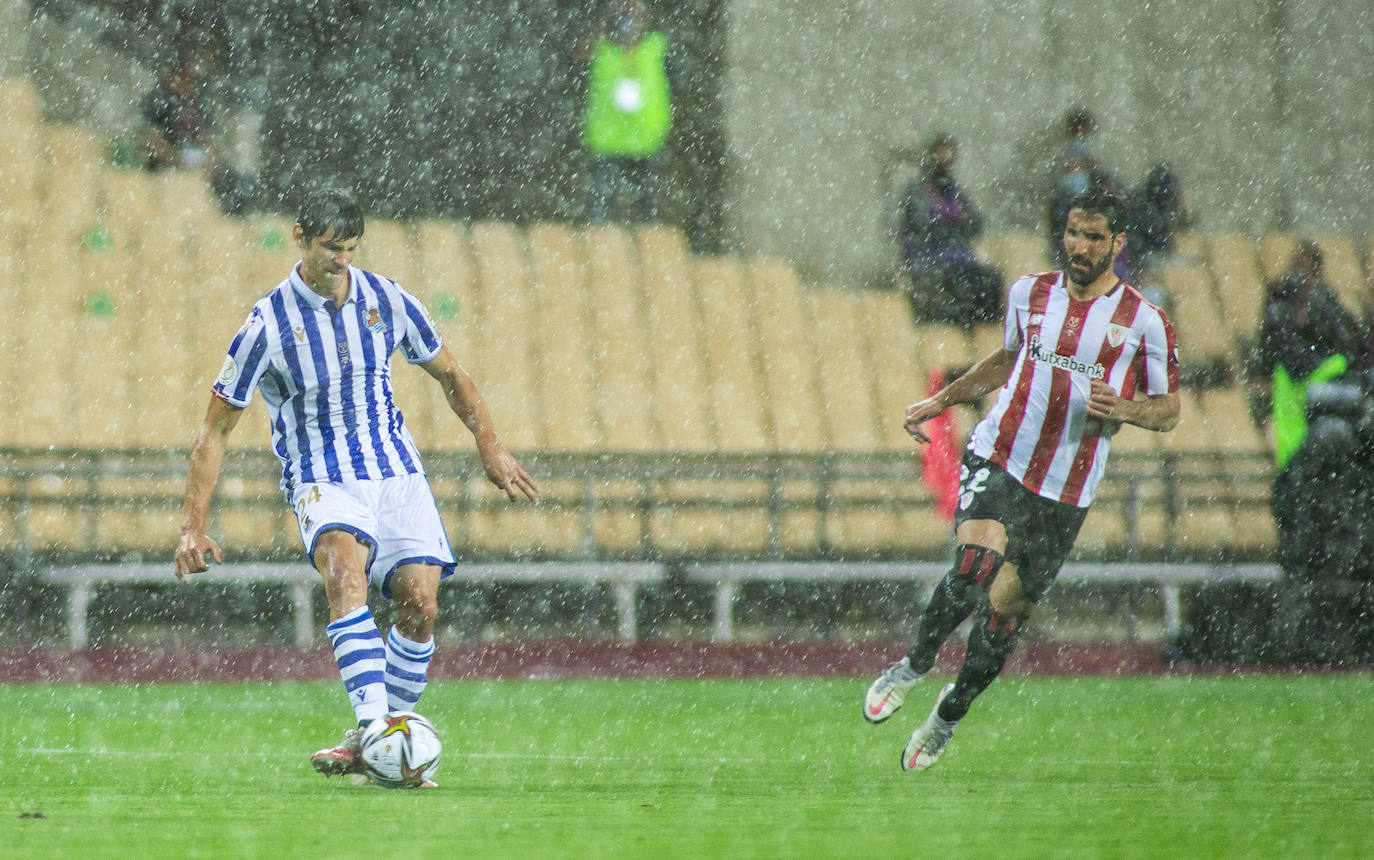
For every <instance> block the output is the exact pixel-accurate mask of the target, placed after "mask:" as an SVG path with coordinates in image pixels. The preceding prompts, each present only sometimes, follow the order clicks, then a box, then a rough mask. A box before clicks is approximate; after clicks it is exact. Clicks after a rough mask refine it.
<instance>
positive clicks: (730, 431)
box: [695, 257, 773, 453]
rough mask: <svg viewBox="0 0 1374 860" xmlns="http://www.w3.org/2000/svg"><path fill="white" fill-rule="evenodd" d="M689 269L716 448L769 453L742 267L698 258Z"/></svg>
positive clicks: (747, 283) (769, 438) (748, 295)
mask: <svg viewBox="0 0 1374 860" xmlns="http://www.w3.org/2000/svg"><path fill="white" fill-rule="evenodd" d="M695 270H696V271H695V277H696V284H697V295H698V296H699V299H700V302H701V318H702V321H703V325H702V342H703V345H704V346H705V359H706V376H707V380H708V382H707V392H708V394H709V397H710V402H711V412H712V416H713V419H714V420H713V424H714V426H715V431H716V445H717V447H718V449H719V450H721V451H728V452H741V453H759V452H763V451H768V450H771V449H772V448H773V437H772V432H771V429H772V428H770V427H769V426H768V423H767V419H768V416H767V414H766V412H765V410H764V408H763V406H764V397H765V394H766V392H765V390H764V388H763V384H762V382H761V380H760V379H759V373H758V367H759V360H758V356H757V354H756V351H755V345H756V344H757V343H758V338H757V337H756V336H755V334H754V332H755V325H754V320H753V309H754V302H753V284H752V282H751V281H749V279H748V278H746V277H745V269H744V267H743V266H742V265H741V264H740V263H739V262H738V261H736V260H732V259H729V258H726V257H707V258H702V259H700V260H698V261H697V262H696V266H695Z"/></svg>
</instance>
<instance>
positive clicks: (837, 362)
mask: <svg viewBox="0 0 1374 860" xmlns="http://www.w3.org/2000/svg"><path fill="white" fill-rule="evenodd" d="M811 300H812V302H811V307H812V320H813V325H814V330H815V343H816V360H817V364H818V366H819V369H820V379H821V391H822V397H821V402H822V404H823V405H824V407H825V421H826V426H827V428H828V434H827V435H828V436H829V438H830V444H831V446H832V447H833V448H835V449H836V450H841V451H877V450H880V449H881V448H882V447H883V446H882V443H881V442H880V440H881V439H882V434H881V433H880V431H879V429H878V422H877V415H878V410H877V409H876V407H875V404H874V395H873V389H872V387H871V385H870V382H871V380H872V379H873V372H872V367H871V365H870V364H869V361H868V349H867V347H866V345H865V339H864V332H863V322H862V319H861V316H860V312H861V308H860V301H859V298H858V297H857V296H854V295H852V294H849V293H841V292H836V291H833V290H816V291H814V292H813V293H812V294H811Z"/></svg>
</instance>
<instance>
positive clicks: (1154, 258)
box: [1127, 162, 1192, 280]
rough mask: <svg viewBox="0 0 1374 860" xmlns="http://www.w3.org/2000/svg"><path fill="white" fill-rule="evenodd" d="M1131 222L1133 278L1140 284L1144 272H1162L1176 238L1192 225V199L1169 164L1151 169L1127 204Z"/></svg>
mask: <svg viewBox="0 0 1374 860" xmlns="http://www.w3.org/2000/svg"><path fill="white" fill-rule="evenodd" d="M1127 208H1128V209H1129V211H1130V218H1131V230H1130V236H1131V248H1132V249H1133V251H1132V258H1133V259H1132V262H1133V263H1134V264H1135V270H1134V272H1133V275H1135V277H1136V279H1137V280H1139V272H1140V271H1141V270H1142V269H1144V268H1147V267H1148V268H1158V267H1159V265H1160V264H1162V263H1164V262H1166V261H1167V260H1168V259H1169V258H1170V257H1172V256H1173V253H1174V237H1175V236H1176V235H1177V234H1178V232H1179V231H1181V230H1185V229H1187V228H1188V227H1189V226H1191V225H1192V215H1191V214H1190V213H1189V211H1188V199H1187V197H1186V196H1185V195H1184V193H1183V189H1182V188H1181V187H1180V186H1179V182H1178V176H1177V175H1175V173H1174V171H1173V170H1172V169H1171V168H1170V167H1169V165H1168V164H1165V163H1163V162H1160V163H1159V164H1156V165H1155V166H1154V167H1152V168H1150V172H1149V173H1147V174H1146V175H1145V180H1144V182H1142V183H1141V184H1140V187H1138V188H1136V189H1135V190H1134V191H1132V192H1131V194H1130V197H1129V199H1128V201H1127Z"/></svg>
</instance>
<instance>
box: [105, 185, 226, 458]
mask: <svg viewBox="0 0 1374 860" xmlns="http://www.w3.org/2000/svg"><path fill="white" fill-rule="evenodd" d="M106 188H107V189H108V190H109V192H110V193H111V195H112V199H115V200H118V199H121V198H126V199H133V200H138V201H140V202H139V203H138V208H139V209H140V210H142V211H143V214H142V215H141V216H140V217H141V218H142V219H143V220H142V223H141V225H140V226H139V229H138V240H139V241H138V247H137V249H136V251H135V254H134V256H133V257H132V259H129V260H127V261H126V264H127V265H129V266H130V275H129V280H130V282H131V283H133V284H136V285H137V288H136V289H134V290H131V291H129V294H128V295H127V296H125V301H126V303H127V304H128V305H129V308H130V310H132V312H133V315H134V317H135V319H137V320H138V336H137V337H136V338H135V339H134V343H133V345H132V354H131V358H132V362H131V363H132V367H131V371H132V373H133V376H134V378H133V397H134V409H135V412H136V413H137V414H138V415H140V416H143V417H142V419H140V420H138V421H137V422H136V426H135V428H134V430H133V434H132V436H131V437H130V442H131V443H133V444H137V445H139V446H144V447H164V446H168V447H170V446H177V447H187V446H189V445H190V444H191V440H192V439H193V438H194V435H195V432H196V429H197V428H198V427H199V425H200V420H201V416H202V413H203V411H204V409H205V396H206V392H205V391H204V390H200V389H195V390H194V391H193V386H192V379H193V368H192V367H191V366H190V364H189V363H188V361H187V356H188V355H192V354H196V353H197V350H196V348H195V346H196V341H198V340H199V339H200V338H201V335H200V334H199V333H197V332H196V331H195V326H194V325H193V323H192V320H193V319H194V318H193V317H192V316H191V311H190V308H191V301H192V299H191V294H192V291H193V290H194V289H195V288H196V284H197V282H196V280H195V270H194V267H193V261H192V260H191V258H190V256H189V254H188V242H187V241H186V236H185V235H184V234H183V232H182V225H180V224H178V223H177V222H176V221H174V220H173V219H172V218H171V217H170V216H168V215H167V213H166V212H165V211H164V210H162V209H161V208H160V207H159V205H158V201H157V198H156V196H155V191H156V187H155V185H154V184H153V183H151V182H149V181H148V178H147V176H146V175H145V174H141V173H125V172H121V173H112V175H110V176H108V177H107V179H106ZM240 310H241V309H239V308H234V309H228V308H224V309H221V310H220V312H219V313H220V315H221V316H223V315H227V316H228V317H229V318H230V319H232V318H233V317H235V316H237V314H238V313H239V311H240ZM242 310H244V311H246V308H245V309H242ZM219 346H220V349H224V348H225V347H227V346H228V344H227V343H225V344H220V345H219ZM154 415H156V416H157V420H150V418H149V416H154Z"/></svg>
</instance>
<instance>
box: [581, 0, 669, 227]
mask: <svg viewBox="0 0 1374 860" xmlns="http://www.w3.org/2000/svg"><path fill="white" fill-rule="evenodd" d="M671 127H672V100H671V88H670V87H669V83H668V38H667V37H666V36H665V35H664V34H663V33H661V32H659V31H658V30H653V29H650V27H649V16H648V13H647V12H646V11H645V9H644V7H643V6H642V5H641V4H639V3H637V2H626V3H623V4H621V5H620V6H619V7H618V9H617V12H616V14H615V16H614V17H613V18H612V20H611V22H610V27H609V29H608V30H607V32H606V33H604V34H603V35H602V36H601V37H600V38H599V39H598V40H597V42H596V44H595V46H594V47H593V48H592V49H591V55H590V58H589V66H588V79H587V105H586V111H585V113H584V115H583V127H582V142H583V145H584V146H585V147H586V148H587V151H588V152H589V153H590V154H591V157H592V180H591V188H590V191H589V194H588V197H587V209H586V218H587V220H588V221H589V222H592V223H596V222H601V221H605V220H606V219H607V218H608V217H609V216H610V210H611V203H612V201H613V200H614V199H615V195H616V192H617V190H618V189H619V187H620V186H621V184H622V183H628V184H629V185H630V186H632V187H633V188H634V189H635V190H636V197H635V207H634V217H635V220H636V221H639V222H649V221H656V220H657V219H658V158H659V153H660V152H661V150H662V149H663V144H664V142H665V141H667V139H668V132H669V130H670V129H671Z"/></svg>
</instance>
